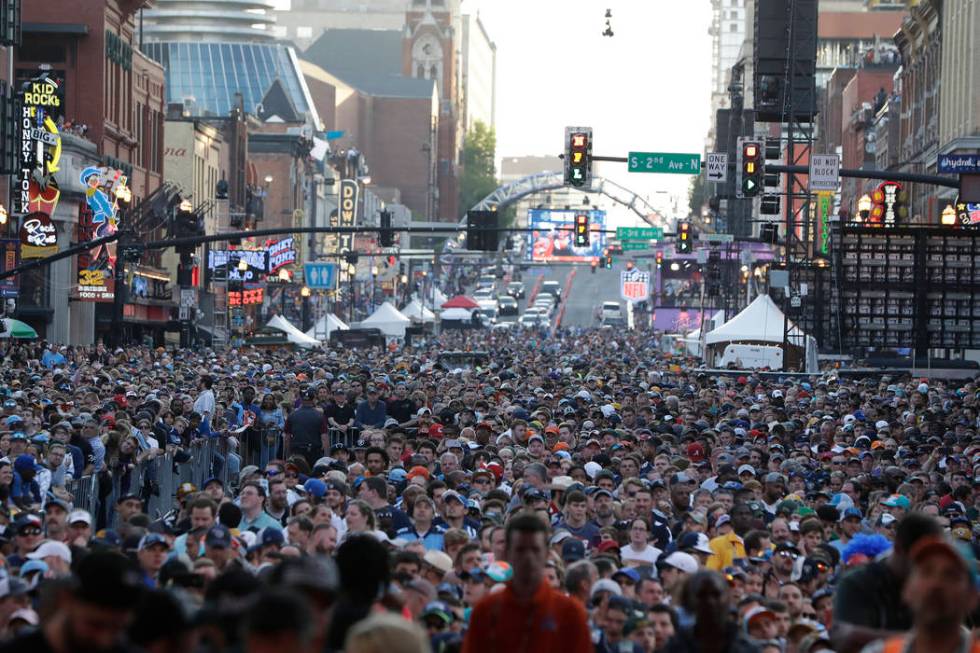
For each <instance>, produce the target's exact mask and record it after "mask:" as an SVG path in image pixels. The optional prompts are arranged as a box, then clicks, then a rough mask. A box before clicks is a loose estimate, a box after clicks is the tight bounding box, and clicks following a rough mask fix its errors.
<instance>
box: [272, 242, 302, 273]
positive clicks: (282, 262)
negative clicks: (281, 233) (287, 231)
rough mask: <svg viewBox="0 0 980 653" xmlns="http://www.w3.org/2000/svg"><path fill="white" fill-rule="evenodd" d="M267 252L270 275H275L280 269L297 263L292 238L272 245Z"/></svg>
mask: <svg viewBox="0 0 980 653" xmlns="http://www.w3.org/2000/svg"><path fill="white" fill-rule="evenodd" d="M266 250H267V251H268V253H269V274H275V273H276V272H278V271H279V268H281V267H284V266H287V265H290V264H292V263H295V262H296V250H295V249H294V247H293V239H292V237H290V238H283V239H282V240H280V241H277V242H274V243H271V244H270V245H269V246H268V247H267V248H266Z"/></svg>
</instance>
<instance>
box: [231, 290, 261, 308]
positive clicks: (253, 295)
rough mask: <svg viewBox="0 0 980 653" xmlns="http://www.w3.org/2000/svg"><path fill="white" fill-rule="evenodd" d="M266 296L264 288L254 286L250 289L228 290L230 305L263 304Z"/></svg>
mask: <svg viewBox="0 0 980 653" xmlns="http://www.w3.org/2000/svg"><path fill="white" fill-rule="evenodd" d="M264 298H265V293H264V291H263V290H262V288H252V289H249V290H241V291H239V290H232V291H229V292H228V305H229V306H252V305H254V304H261V303H262V300H263V299H264Z"/></svg>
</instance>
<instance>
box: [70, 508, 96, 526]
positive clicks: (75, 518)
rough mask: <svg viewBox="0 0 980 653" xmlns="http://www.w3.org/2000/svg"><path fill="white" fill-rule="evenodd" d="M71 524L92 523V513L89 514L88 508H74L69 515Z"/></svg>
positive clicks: (89, 524) (88, 524)
mask: <svg viewBox="0 0 980 653" xmlns="http://www.w3.org/2000/svg"><path fill="white" fill-rule="evenodd" d="M68 523H69V524H78V523H83V524H85V525H87V526H91V525H92V515H90V514H89V511H88V510H72V511H71V513H70V514H69V515H68Z"/></svg>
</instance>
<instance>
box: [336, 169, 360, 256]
mask: <svg viewBox="0 0 980 653" xmlns="http://www.w3.org/2000/svg"><path fill="white" fill-rule="evenodd" d="M357 195H358V187H357V181H356V180H354V179H341V180H340V226H341V227H353V226H354V225H355V224H356V223H357ZM337 242H338V250H337V251H339V252H349V251H351V250H352V249H353V245H354V234H340V237H339V238H338V239H337Z"/></svg>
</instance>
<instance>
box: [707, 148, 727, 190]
mask: <svg viewBox="0 0 980 653" xmlns="http://www.w3.org/2000/svg"><path fill="white" fill-rule="evenodd" d="M704 167H705V170H707V171H708V172H707V175H708V181H714V182H717V183H719V184H723V183H725V182H726V181H728V154H727V153H725V152H711V153H709V154H708V158H707V161H706V162H705V166H704Z"/></svg>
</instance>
